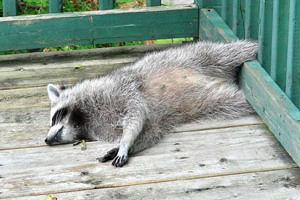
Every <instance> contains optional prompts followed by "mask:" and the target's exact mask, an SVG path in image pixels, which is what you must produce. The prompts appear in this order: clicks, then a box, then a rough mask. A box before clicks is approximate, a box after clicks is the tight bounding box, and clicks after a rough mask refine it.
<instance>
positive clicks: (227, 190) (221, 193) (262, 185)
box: [14, 169, 300, 200]
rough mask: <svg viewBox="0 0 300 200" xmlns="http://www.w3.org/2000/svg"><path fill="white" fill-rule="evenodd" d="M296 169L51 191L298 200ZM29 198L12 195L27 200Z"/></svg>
mask: <svg viewBox="0 0 300 200" xmlns="http://www.w3.org/2000/svg"><path fill="white" fill-rule="evenodd" d="M299 176H300V174H299V170H298V169H287V170H278V171H270V172H257V173H246V174H239V175H228V176H225V177H224V176H219V177H209V178H201V179H188V180H177V181H169V182H159V183H149V184H142V185H133V186H127V187H114V188H101V189H93V190H84V191H77V192H68V193H56V194H55V193H53V194H52V196H53V197H57V198H58V199H64V200H73V199H74V198H76V199H78V200H83V199H95V200H100V199H103V198H107V199H116V200H117V199H118V200H119V199H124V200H125V199H126V200H127V199H129V200H136V199H146V200H148V199H174V200H177V199H178V200H190V199H205V200H220V198H222V199H223V200H229V199H237V200H245V199H257V200H260V199H261V200H274V199H290V200H297V199H299V196H300V190H299V185H300V182H299ZM44 198H45V195H41V196H31V197H30V199H32V200H40V199H44ZM27 199H28V197H23V198H22V197H21V198H14V200H27Z"/></svg>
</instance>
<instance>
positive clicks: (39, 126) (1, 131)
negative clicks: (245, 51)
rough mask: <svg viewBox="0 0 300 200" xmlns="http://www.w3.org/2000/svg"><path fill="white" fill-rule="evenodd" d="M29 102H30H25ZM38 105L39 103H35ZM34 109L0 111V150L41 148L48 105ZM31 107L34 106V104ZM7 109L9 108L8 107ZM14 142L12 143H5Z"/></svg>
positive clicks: (249, 120) (204, 125) (253, 120)
mask: <svg viewBox="0 0 300 200" xmlns="http://www.w3.org/2000/svg"><path fill="white" fill-rule="evenodd" d="M26 101H29V102H30V101H31V100H26ZM37 104H40V103H37ZM45 104H47V105H43V106H36V107H22V106H21V107H20V108H14V109H7V110H3V109H0V122H1V123H0V143H1V146H0V150H1V149H12V148H22V147H23V148H25V147H26V148H28V147H34V146H41V145H45V144H44V138H45V136H46V135H47V133H48V129H49V113H50V105H49V103H45ZM31 105H35V104H34V103H33V104H31ZM8 107H9V106H8ZM251 124H262V122H261V120H260V119H259V118H258V117H257V116H255V115H254V116H249V117H243V118H240V119H235V120H227V121H224V122H222V123H220V122H219V120H212V121H209V122H208V121H203V122H199V123H197V124H195V123H193V124H191V125H186V126H184V127H182V128H180V127H178V129H177V130H176V132H178V131H188V130H202V129H210V128H224V127H232V126H246V125H251ZM7 141H14V142H7Z"/></svg>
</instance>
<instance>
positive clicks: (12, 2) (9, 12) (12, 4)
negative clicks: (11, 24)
mask: <svg viewBox="0 0 300 200" xmlns="http://www.w3.org/2000/svg"><path fill="white" fill-rule="evenodd" d="M16 5H17V4H16V0H3V16H4V17H7V16H16V15H17V8H16Z"/></svg>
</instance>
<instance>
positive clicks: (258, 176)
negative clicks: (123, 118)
mask: <svg viewBox="0 0 300 200" xmlns="http://www.w3.org/2000/svg"><path fill="white" fill-rule="evenodd" d="M161 48H164V46H147V47H145V46H140V47H125V48H113V49H98V50H88V51H77V52H73V51H70V52H58V53H33V54H26V55H14V56H1V57H0V143H1V145H0V199H26V200H27V199H37V200H41V199H45V198H46V195H47V194H51V195H52V196H54V197H57V198H58V200H66V199H70V200H71V199H72V200H73V199H76V200H78V199H205V200H206V199H241V200H245V199H262V200H266V199H270V200H271V199H272V200H273V199H285V200H288V199H289V200H299V199H300V170H299V168H298V167H297V165H296V164H295V163H294V162H293V161H292V159H291V158H290V157H289V155H288V154H287V153H286V152H285V150H284V149H283V148H282V147H281V145H280V144H279V143H278V142H277V140H276V139H275V137H274V136H273V134H272V133H271V132H270V131H269V130H268V128H267V127H266V126H265V125H264V123H263V122H262V121H261V120H260V118H259V117H257V116H249V117H245V118H241V119H237V120H231V121H218V120H216V121H205V122H201V123H200V122H199V123H194V124H189V125H186V126H183V127H179V128H178V129H177V131H175V132H174V133H172V134H170V135H168V136H167V137H165V139H164V140H162V141H161V142H160V143H159V144H158V145H156V146H154V147H152V148H150V149H147V150H145V151H143V152H141V153H139V154H137V155H134V156H132V157H131V158H130V161H129V163H128V165H126V166H124V167H123V168H114V167H112V166H111V163H110V162H108V163H104V164H103V163H98V162H97V161H96V158H97V157H99V156H101V155H103V154H104V153H105V152H106V151H108V150H109V149H110V148H112V147H113V145H112V144H106V143H103V142H89V143H87V150H84V151H82V150H81V148H80V146H73V145H60V146H54V147H48V146H46V145H45V144H44V138H45V136H46V134H47V131H48V126H49V101H48V97H47V93H46V87H45V86H46V85H47V84H48V83H65V84H69V83H72V82H74V81H76V80H78V79H79V78H82V77H91V76H94V75H96V74H99V73H102V72H104V71H106V70H108V69H111V68H113V67H118V66H120V65H123V64H124V63H130V62H133V61H134V60H136V59H138V58H139V57H140V56H142V55H143V54H144V53H145V52H146V51H151V50H155V49H161ZM78 66H80V67H78Z"/></svg>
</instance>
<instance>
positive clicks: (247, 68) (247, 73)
mask: <svg viewBox="0 0 300 200" xmlns="http://www.w3.org/2000/svg"><path fill="white" fill-rule="evenodd" d="M200 14H201V15H200V23H201V26H200V27H201V28H200V38H201V39H205V40H212V41H221V42H230V41H233V40H237V39H238V38H237V37H236V36H235V35H234V34H233V32H232V31H231V30H230V28H229V27H228V26H227V25H226V24H225V22H224V21H223V20H222V18H221V17H220V16H219V15H218V14H217V13H216V12H215V11H214V10H212V9H201V11H200ZM240 84H241V87H242V89H243V90H244V92H245V95H246V97H247V99H248V101H249V102H250V103H251V105H252V106H253V107H254V109H255V110H256V112H257V113H258V114H259V116H260V117H261V118H262V119H263V121H264V122H265V123H266V124H267V125H268V127H269V128H270V130H271V131H272V132H273V134H274V135H275V136H276V138H277V139H278V140H279V141H280V143H281V144H282V145H283V147H284V148H285V149H286V150H287V152H288V153H289V154H290V155H291V156H292V158H293V159H294V160H295V162H296V163H297V164H298V165H300V131H299V130H300V112H299V110H298V109H297V107H296V106H295V105H294V104H293V103H292V101H291V100H290V99H289V98H288V97H287V96H286V94H285V93H284V92H283V91H282V90H281V89H280V88H279V86H278V85H277V84H276V83H275V82H274V81H273V79H272V78H271V77H270V76H269V74H268V73H267V72H266V71H265V70H264V69H263V68H262V66H261V65H260V64H259V63H258V62H257V61H251V62H246V63H245V64H244V66H243V68H242V73H241V77H240Z"/></svg>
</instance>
